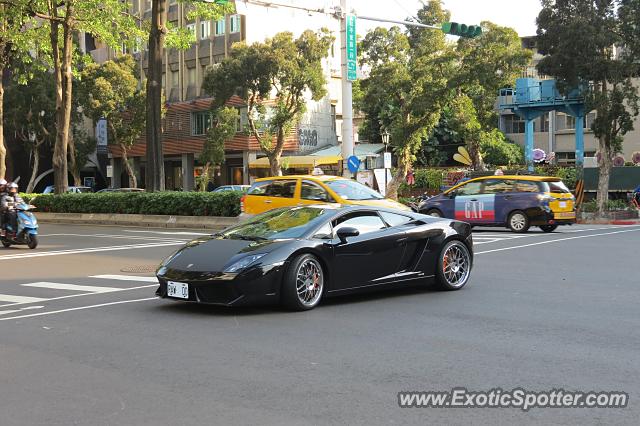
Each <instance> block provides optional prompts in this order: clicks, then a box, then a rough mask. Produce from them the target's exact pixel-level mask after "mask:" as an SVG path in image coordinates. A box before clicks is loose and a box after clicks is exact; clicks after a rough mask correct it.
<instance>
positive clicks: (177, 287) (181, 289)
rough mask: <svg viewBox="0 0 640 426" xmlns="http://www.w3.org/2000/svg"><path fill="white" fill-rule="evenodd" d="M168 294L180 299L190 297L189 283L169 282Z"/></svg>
mask: <svg viewBox="0 0 640 426" xmlns="http://www.w3.org/2000/svg"><path fill="white" fill-rule="evenodd" d="M167 296H169V297H177V298H179V299H188V298H189V284H185V283H177V282H174V281H169V282H168V283H167Z"/></svg>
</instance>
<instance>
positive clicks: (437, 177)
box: [413, 169, 445, 190]
mask: <svg viewBox="0 0 640 426" xmlns="http://www.w3.org/2000/svg"><path fill="white" fill-rule="evenodd" d="M413 174H414V177H415V179H416V183H415V186H416V188H421V189H425V190H427V189H431V190H439V189H440V187H441V186H442V185H444V174H445V171H444V170H442V169H417V170H414V172H413Z"/></svg>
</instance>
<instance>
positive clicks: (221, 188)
mask: <svg viewBox="0 0 640 426" xmlns="http://www.w3.org/2000/svg"><path fill="white" fill-rule="evenodd" d="M249 188H251V185H221V186H219V187H217V188H216V189H214V190H213V191H211V192H224V191H241V192H247V191H248V190H249Z"/></svg>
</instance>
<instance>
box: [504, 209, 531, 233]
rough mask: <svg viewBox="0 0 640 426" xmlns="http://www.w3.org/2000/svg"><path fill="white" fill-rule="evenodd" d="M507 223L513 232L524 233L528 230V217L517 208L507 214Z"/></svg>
mask: <svg viewBox="0 0 640 426" xmlns="http://www.w3.org/2000/svg"><path fill="white" fill-rule="evenodd" d="M507 225H508V226H509V229H511V230H512V231H513V232H519V233H525V232H527V231H528V230H529V218H528V217H527V215H526V214H525V213H524V212H522V211H520V210H517V211H515V212H513V213H511V214H510V215H509V220H508V221H507Z"/></svg>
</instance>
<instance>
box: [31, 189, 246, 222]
mask: <svg viewBox="0 0 640 426" xmlns="http://www.w3.org/2000/svg"><path fill="white" fill-rule="evenodd" d="M242 195H243V194H242V193H241V192H236V191H227V192H154V193H146V192H134V193H126V192H120V193H118V192H115V193H101V194H97V193H96V194H61V195H53V194H21V196H22V197H23V199H24V200H25V201H27V202H29V203H31V204H33V205H35V206H36V207H37V208H38V210H39V211H42V212H52V213H120V214H150V215H173V216H226V217H230V216H238V215H239V214H240V197H241V196H242Z"/></svg>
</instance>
